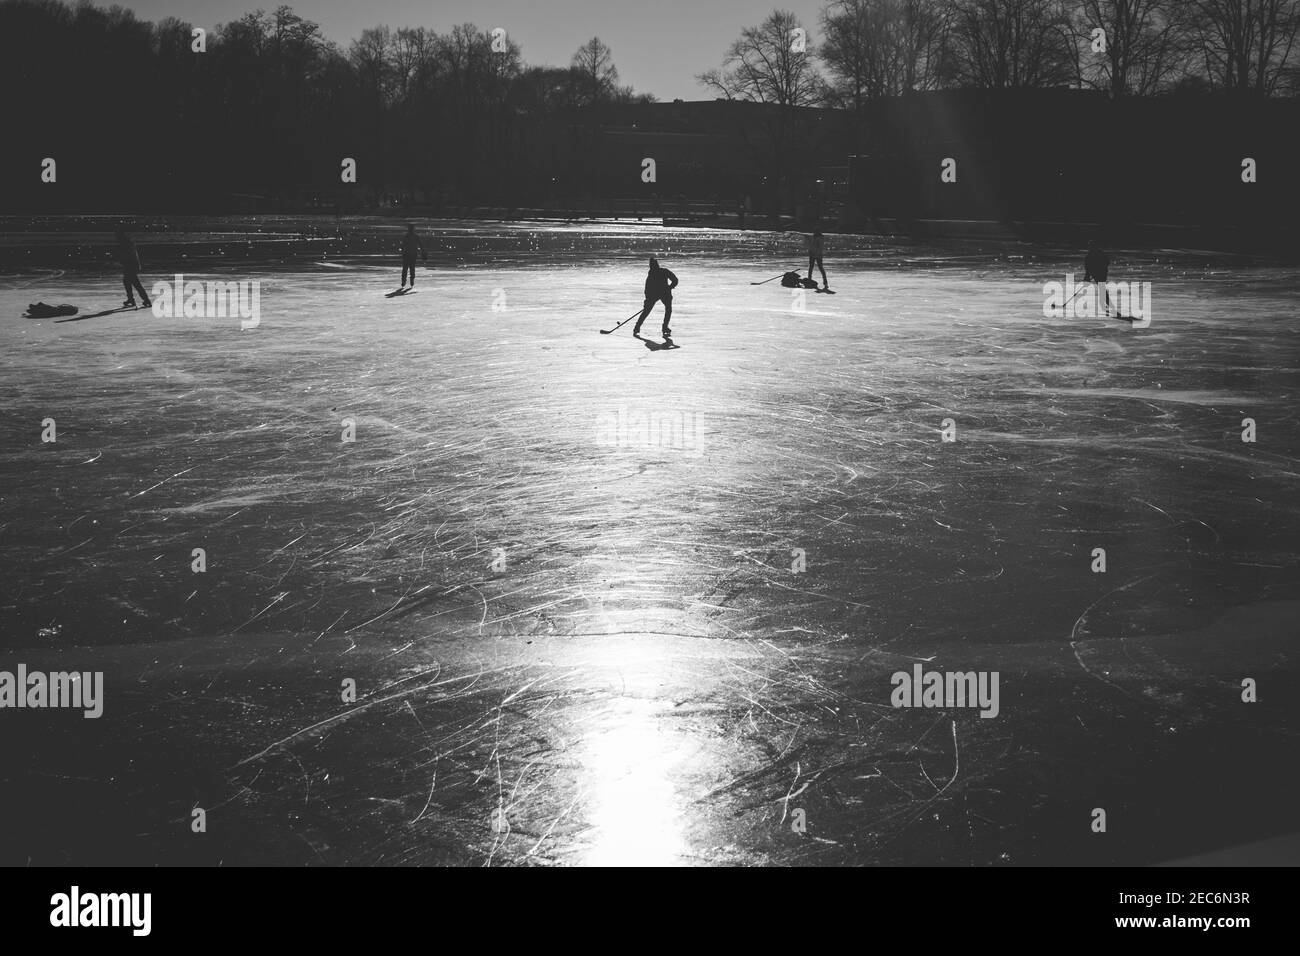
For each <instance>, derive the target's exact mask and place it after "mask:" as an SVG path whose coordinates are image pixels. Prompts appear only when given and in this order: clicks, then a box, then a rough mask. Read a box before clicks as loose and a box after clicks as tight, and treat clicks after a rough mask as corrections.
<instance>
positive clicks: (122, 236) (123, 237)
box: [113, 230, 153, 309]
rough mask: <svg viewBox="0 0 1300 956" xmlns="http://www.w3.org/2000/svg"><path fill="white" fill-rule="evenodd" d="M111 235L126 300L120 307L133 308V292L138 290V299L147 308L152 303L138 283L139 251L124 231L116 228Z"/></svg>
mask: <svg viewBox="0 0 1300 956" xmlns="http://www.w3.org/2000/svg"><path fill="white" fill-rule="evenodd" d="M113 235H114V236H115V237H117V249H116V251H115V252H114V255H116V256H117V261H118V264H119V265H121V266H122V286H123V288H125V289H126V301H125V302H123V303H122V307H123V308H131V309H134V308H135V307H136V305H135V294H136V293H137V292H139V293H140V301H141V302H142V303H143V304H144V307H145V308H146V309H147V308H149V306H151V305H153V303H152V302H151V301H150V300H149V294H148V293H147V292H145V291H144V286H142V285H141V284H140V251H139V250H138V249H136V247H135V243H134V242H132V241H131V237H130V236H128V235H127V234H126V233H125V232H122V231H121V230H118V231H117V232H115V233H113Z"/></svg>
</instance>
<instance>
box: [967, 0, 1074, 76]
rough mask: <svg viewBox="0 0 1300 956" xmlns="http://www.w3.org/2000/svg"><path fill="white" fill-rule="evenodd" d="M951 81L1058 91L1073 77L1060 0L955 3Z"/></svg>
mask: <svg viewBox="0 0 1300 956" xmlns="http://www.w3.org/2000/svg"><path fill="white" fill-rule="evenodd" d="M951 10H952V40H953V46H952V50H953V57H954V59H953V64H952V68H953V79H954V80H955V81H956V82H958V83H960V84H963V85H967V86H977V87H984V88H987V89H1008V88H1019V87H1046V86H1059V85H1063V84H1067V83H1069V82H1070V81H1071V80H1072V79H1073V78H1074V76H1075V73H1076V71H1075V68H1074V66H1073V62H1074V58H1075V56H1076V51H1075V45H1074V42H1073V40H1072V31H1071V28H1070V24H1069V15H1068V13H1067V12H1066V10H1065V8H1064V6H1063V4H1062V3H1061V2H1058V0H952V4H951Z"/></svg>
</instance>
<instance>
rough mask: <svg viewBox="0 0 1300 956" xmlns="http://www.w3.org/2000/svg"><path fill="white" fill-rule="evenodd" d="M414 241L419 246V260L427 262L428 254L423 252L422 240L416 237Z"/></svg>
mask: <svg viewBox="0 0 1300 956" xmlns="http://www.w3.org/2000/svg"><path fill="white" fill-rule="evenodd" d="M415 241H416V242H418V243H419V244H420V258H421V259H423V260H424V261H425V262H428V261H429V254H428V253H427V252H425V251H424V240H423V239H421V238H420V237H419V236H416V237H415Z"/></svg>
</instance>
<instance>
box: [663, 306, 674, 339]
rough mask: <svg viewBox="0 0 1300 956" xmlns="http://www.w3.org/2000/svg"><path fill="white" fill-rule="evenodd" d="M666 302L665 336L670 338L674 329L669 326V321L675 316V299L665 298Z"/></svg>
mask: <svg viewBox="0 0 1300 956" xmlns="http://www.w3.org/2000/svg"><path fill="white" fill-rule="evenodd" d="M662 301H663V304H664V327H663V330H662V331H663V337H664V338H668V336H669V335H671V334H672V329H670V328H668V322H669V320H670V319H672V317H673V300H672V299H671V298H668V299H663V300H662Z"/></svg>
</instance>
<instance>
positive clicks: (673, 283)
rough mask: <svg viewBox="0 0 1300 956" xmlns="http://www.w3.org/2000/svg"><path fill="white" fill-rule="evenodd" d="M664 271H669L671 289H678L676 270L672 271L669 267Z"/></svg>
mask: <svg viewBox="0 0 1300 956" xmlns="http://www.w3.org/2000/svg"><path fill="white" fill-rule="evenodd" d="M664 272H667V273H668V288H669V290H672V289H676V288H677V275H676V273H674V272H672V271H670V270H668V269H665V270H664Z"/></svg>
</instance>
